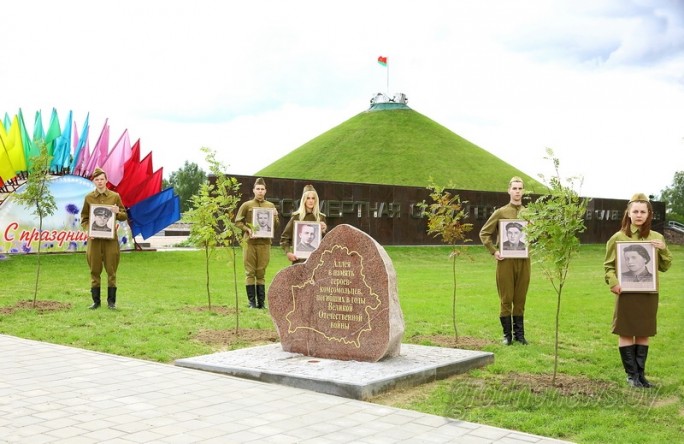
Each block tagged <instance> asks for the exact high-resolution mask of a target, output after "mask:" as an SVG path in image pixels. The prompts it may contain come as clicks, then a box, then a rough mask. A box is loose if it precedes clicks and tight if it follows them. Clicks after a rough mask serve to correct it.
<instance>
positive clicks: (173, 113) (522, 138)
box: [0, 0, 684, 199]
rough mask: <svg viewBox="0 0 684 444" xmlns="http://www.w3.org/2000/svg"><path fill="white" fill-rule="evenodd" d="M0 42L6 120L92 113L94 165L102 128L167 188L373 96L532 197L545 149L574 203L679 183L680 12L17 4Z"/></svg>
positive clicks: (259, 1)
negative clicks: (501, 167) (501, 169)
mask: <svg viewBox="0 0 684 444" xmlns="http://www.w3.org/2000/svg"><path fill="white" fill-rule="evenodd" d="M0 29H2V34H3V37H4V38H3V45H2V46H3V51H2V55H3V57H2V60H3V63H2V66H1V67H0V104H1V105H2V106H1V107H0V113H2V115H4V113H5V112H7V113H8V114H10V116H13V115H14V114H16V113H17V112H18V110H19V109H20V108H21V109H22V111H23V113H24V115H25V116H33V115H34V114H35V112H36V111H38V110H41V111H42V114H43V119H44V122H43V125H44V126H45V127H47V123H48V122H47V121H46V120H47V119H49V115H50V112H51V110H52V108H56V109H57V111H58V113H59V115H60V118H61V119H62V124H63V120H64V119H65V118H66V115H67V114H68V112H69V111H70V110H71V111H73V113H74V119H75V121H76V122H77V124H78V126H79V130H80V126H81V123H82V122H83V121H84V119H85V116H86V115H87V114H88V113H90V124H91V128H92V130H91V131H92V133H91V135H90V143H91V147H92V146H94V144H95V142H96V140H97V135H99V132H100V130H101V129H102V125H103V124H104V122H105V119H109V124H110V130H111V139H110V143H111V144H112V145H113V144H114V142H115V141H116V139H118V137H119V136H120V135H121V133H123V131H124V130H125V129H128V131H129V134H130V137H131V141H132V142H135V141H136V140H138V139H140V143H141V148H142V153H143V155H144V154H145V153H147V152H149V151H151V152H152V157H153V162H154V167H155V169H156V168H159V167H163V168H164V176H165V177H167V178H168V176H169V174H170V173H171V172H173V171H176V170H178V169H179V168H181V167H183V165H184V163H185V162H186V161H190V162H195V163H197V164H199V165H200V166H201V167H202V168H204V169H206V164H205V162H204V155H203V153H202V152H201V151H200V148H201V147H203V146H206V147H209V148H211V149H213V150H214V151H216V153H217V158H218V160H219V161H221V162H222V163H223V164H224V165H226V166H227V172H228V173H232V174H239V175H252V174H254V173H256V172H257V171H258V170H260V169H261V168H263V167H265V166H267V165H269V164H270V163H272V162H274V161H275V160H277V159H279V158H280V157H282V156H284V155H286V154H288V153H290V152H291V151H293V150H294V149H296V148H298V147H299V146H301V145H303V144H304V143H306V142H308V141H309V140H311V139H313V138H315V137H317V136H318V135H320V134H322V133H323V132H325V131H327V130H329V129H331V128H333V127H335V126H337V125H339V124H341V123H343V122H345V121H346V120H348V119H350V118H352V117H354V116H355V115H357V114H359V113H361V112H364V111H365V110H367V109H368V106H369V103H370V99H371V98H372V97H373V96H375V94H376V93H378V92H381V93H385V94H389V95H390V96H391V95H394V94H395V93H404V94H406V96H407V97H408V100H409V102H408V105H409V106H410V107H411V108H412V109H413V110H415V111H417V112H419V113H421V114H423V115H425V116H427V117H429V118H430V119H432V120H434V121H435V122H437V123H439V124H441V125H443V126H445V127H446V128H448V129H450V130H451V131H453V132H455V133H456V134H458V135H460V136H461V137H464V138H465V139H468V140H469V141H471V142H473V143H475V144H476V145H478V146H480V147H481V148H483V149H485V150H487V151H489V152H491V153H492V154H494V155H495V156H497V157H499V158H501V159H502V160H504V161H506V162H508V163H510V164H511V165H513V166H515V167H516V168H518V169H520V170H522V171H523V172H525V173H527V174H529V175H530V176H532V177H535V178H537V177H538V175H539V174H544V175H546V176H547V177H548V176H550V175H551V174H553V169H552V163H551V162H550V161H549V160H545V159H544V158H545V156H546V148H547V147H549V148H552V149H553V150H554V153H555V156H556V157H557V158H558V159H559V161H560V174H561V177H563V178H569V177H573V176H579V177H581V178H583V182H582V184H581V187H579V186H577V188H578V190H579V191H580V193H581V194H582V195H584V196H590V197H601V198H615V199H628V198H629V197H630V196H631V195H632V194H634V193H636V192H644V193H646V194H654V195H658V194H659V193H660V192H661V191H662V190H663V189H664V188H666V187H668V186H670V185H672V183H673V179H674V174H675V172H677V171H682V170H684V0H653V1H645V0H643V1H641V0H553V1H548V0H528V1H522V0H472V1H463V0H448V1H447V0H440V1H438V0H421V1H414V0H410V1H407V0H344V1H339V0H329V1H322V0H311V1H309V0H289V1H282V0H250V1H244V0H243V1H227V0H193V1H192V2H190V1H187V0H185V1H180V0H164V1H157V0H145V1H140V0H117V1H115V2H113V1H112V2H102V1H92V0H64V1H61V2H55V1H54V0H22V1H21V2H19V1H16V2H9V3H7V4H4V5H3V13H2V28H0ZM379 56H385V57H387V58H388V67H387V68H384V67H382V66H381V65H379V64H378V63H377V58H378V57H379ZM29 121H31V122H29ZM32 125H33V123H32V119H30V118H27V126H29V131H32ZM93 133H95V134H93ZM427 159H429V153H426V166H425V167H424V168H425V169H426V184H427V183H428V177H429V165H427ZM321 161H322V162H324V161H325V159H321ZM450 161H451V162H453V163H454V164H457V163H458V159H457V158H454V159H452V160H450ZM331 168H334V166H331ZM454 179H456V178H454ZM505 187H506V184H502V188H503V189H504V190H505Z"/></svg>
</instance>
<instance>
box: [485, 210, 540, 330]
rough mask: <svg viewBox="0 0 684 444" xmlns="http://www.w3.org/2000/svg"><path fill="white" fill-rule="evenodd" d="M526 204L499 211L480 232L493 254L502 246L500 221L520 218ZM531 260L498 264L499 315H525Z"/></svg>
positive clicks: (510, 260)
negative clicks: (498, 246) (500, 243)
mask: <svg viewBox="0 0 684 444" xmlns="http://www.w3.org/2000/svg"><path fill="white" fill-rule="evenodd" d="M523 208H525V207H523V206H522V205H513V204H511V203H509V204H507V205H505V206H503V207H501V208H498V209H496V210H495V211H494V213H492V215H491V216H490V217H489V220H487V222H485V224H484V225H483V226H482V229H481V230H480V240H481V241H482V244H483V245H484V246H485V248H486V249H487V250H489V252H490V253H491V254H494V253H495V252H496V251H497V245H499V236H500V233H499V221H500V220H501V219H520V211H521V210H522V209H523ZM530 269H531V268H530V259H529V258H506V259H504V260H501V261H496V289H497V291H498V293H499V301H500V309H499V316H500V317H506V316H511V314H512V315H513V316H523V315H524V313H525V301H526V300H527V289H528V287H529V286H530Z"/></svg>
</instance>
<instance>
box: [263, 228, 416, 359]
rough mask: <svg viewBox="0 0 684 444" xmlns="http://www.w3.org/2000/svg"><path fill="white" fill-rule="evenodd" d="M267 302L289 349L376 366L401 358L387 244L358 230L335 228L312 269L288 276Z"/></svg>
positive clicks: (276, 283) (303, 267)
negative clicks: (388, 360)
mask: <svg viewBox="0 0 684 444" xmlns="http://www.w3.org/2000/svg"><path fill="white" fill-rule="evenodd" d="M268 298H269V301H268V306H269V309H270V312H271V317H272V318H273V321H274V323H275V325H276V328H277V330H278V334H279V335H280V339H281V343H282V346H283V349H284V350H285V351H289V352H296V353H302V354H304V355H307V356H318V357H323V358H332V359H342V360H359V361H370V362H375V361H378V360H380V359H382V358H384V357H391V356H397V355H398V354H399V352H400V346H401V337H402V335H403V331H404V322H403V315H402V313H401V308H400V306H399V300H398V297H397V287H396V273H395V271H394V267H393V266H392V262H391V260H390V258H389V256H388V255H387V253H386V252H385V250H384V249H383V248H382V246H380V245H379V244H378V243H377V242H375V241H374V240H373V239H372V238H371V237H370V236H368V235H367V234H365V233H364V232H362V231H360V230H358V229H356V228H354V227H352V226H349V225H340V226H337V227H335V228H334V229H333V230H331V231H330V233H328V235H327V236H325V237H324V238H323V240H322V242H321V245H320V246H319V247H318V249H317V250H316V251H314V252H313V253H312V254H311V256H310V257H309V259H308V260H307V261H306V262H305V263H303V264H297V265H293V266H290V267H287V268H286V269H283V270H281V271H280V272H279V273H278V274H277V275H276V277H275V278H274V280H273V282H272V283H271V286H270V288H269V293H268Z"/></svg>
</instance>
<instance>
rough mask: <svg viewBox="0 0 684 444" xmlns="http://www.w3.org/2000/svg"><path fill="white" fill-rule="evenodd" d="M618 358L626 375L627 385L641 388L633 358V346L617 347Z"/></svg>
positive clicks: (634, 358)
mask: <svg viewBox="0 0 684 444" xmlns="http://www.w3.org/2000/svg"><path fill="white" fill-rule="evenodd" d="M619 350H620V358H622V366H623V367H624V368H625V373H627V383H628V384H629V385H630V386H631V387H643V386H644V385H643V384H642V383H641V381H639V370H638V368H637V363H636V357H635V356H634V346H633V345H627V346H625V347H619Z"/></svg>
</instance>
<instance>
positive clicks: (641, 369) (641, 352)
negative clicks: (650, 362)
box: [634, 344, 653, 388]
mask: <svg viewBox="0 0 684 444" xmlns="http://www.w3.org/2000/svg"><path fill="white" fill-rule="evenodd" d="M647 357H648V345H640V344H634V359H635V361H636V366H637V374H638V375H639V382H640V383H641V385H642V386H644V387H646V388H651V387H653V384H651V383H650V382H649V381H648V379H646V376H644V373H645V372H646V358H647Z"/></svg>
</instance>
